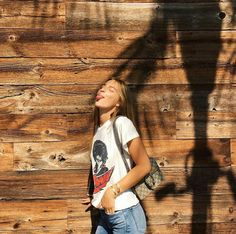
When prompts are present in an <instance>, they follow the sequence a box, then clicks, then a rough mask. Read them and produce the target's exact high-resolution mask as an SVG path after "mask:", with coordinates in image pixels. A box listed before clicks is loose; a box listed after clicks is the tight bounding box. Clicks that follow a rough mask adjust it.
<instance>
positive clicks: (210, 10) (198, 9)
mask: <svg viewBox="0 0 236 234" xmlns="http://www.w3.org/2000/svg"><path fill="white" fill-rule="evenodd" d="M66 7H67V9H68V10H67V11H66V28H67V29H94V28H99V29H106V30H120V29H127V30H134V29H142V30H147V29H154V28H157V29H159V30H160V29H161V30H164V31H165V30H166V29H167V28H168V29H170V28H171V29H176V30H202V29H208V30H209V29H210V30H213V29H214V30H222V29H234V28H235V27H234V24H233V23H232V22H233V16H232V15H231V14H232V12H234V6H232V5H231V4H230V3H229V2H222V3H190V4H186V3H175V4H174V3H159V4H158V3H135V4H127V3H110V2H109V3H105V2H103V3H99V4H98V3H96V2H86V3H85V2H79V3H77V2H76V3H75V2H74V3H71V2H68V3H67V5H66ZM221 11H222V12H224V13H225V15H222V14H220V15H219V13H220V12H221ZM140 15H141V16H142V17H140ZM221 18H223V19H224V20H222V19H221ZM186 19H187V20H186Z"/></svg>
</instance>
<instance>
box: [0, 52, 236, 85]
mask: <svg viewBox="0 0 236 234" xmlns="http://www.w3.org/2000/svg"><path fill="white" fill-rule="evenodd" d="M95 48H96V47H95ZM39 51H42V49H41V48H40V49H39ZM88 51H91V50H88ZM105 51H106V50H105ZM234 67H235V65H233V64H227V61H225V63H223V62H222V63H217V64H216V63H214V62H210V61H209V60H208V62H207V61H206V59H204V58H202V59H200V58H199V59H198V58H195V59H194V58H193V57H192V59H188V62H185V63H183V61H182V59H181V58H173V59H163V60H154V59H133V58H132V59H93V58H78V59H72V58H65V59H56V58H52V59H50V58H1V59H0V68H1V69H0V84H1V85H40V84H41V85H52V84H53V85H60V84H61V85H66V84H80V85H85V84H87V85H88V84H89V85H94V84H101V83H103V82H104V81H106V80H107V79H108V78H110V77H113V76H117V77H119V78H120V79H123V80H126V82H127V83H129V84H138V85H143V84H169V85H170V84H173V85H179V84H190V83H191V84H194V85H196V84H212V83H213V81H214V84H230V83H231V80H232V79H234V76H233V73H232V72H233V68H234ZM118 71H119V72H118ZM190 74H191V75H190ZM203 78H204V79H203Z"/></svg>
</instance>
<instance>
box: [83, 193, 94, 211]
mask: <svg viewBox="0 0 236 234" xmlns="http://www.w3.org/2000/svg"><path fill="white" fill-rule="evenodd" d="M91 200H92V197H91V196H89V195H88V197H87V198H84V199H82V200H81V204H83V205H87V206H86V209H85V211H88V210H89V209H90V208H91V207H92V203H91Z"/></svg>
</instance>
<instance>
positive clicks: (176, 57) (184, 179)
mask: <svg viewBox="0 0 236 234" xmlns="http://www.w3.org/2000/svg"><path fill="white" fill-rule="evenodd" d="M235 10H236V1H235V0H222V1H216V0H211V1H206V0H202V1H197V0H178V1H173V0H167V1H161V0H160V1H154V0H122V1H121V0H112V1H108V2H101V1H87V0H86V1H85V0H54V1H48V0H42V1H37V0H36V1H31V0H28V1H27V0H23V1H22V0H16V1H14V3H13V2H12V1H6V0H0V142H1V143H0V159H1V163H0V200H1V201H0V207H1V208H0V233H2V234H13V233H20V234H25V233H29V234H31V233H32V234H41V233H48V234H59V233H60V234H61V233H66V234H72V233H75V234H77V233H78V234H80V233H84V234H85V233H90V232H91V230H92V226H93V227H95V226H96V222H97V214H96V212H92V213H91V212H85V211H84V209H85V207H84V206H83V205H82V204H81V199H82V198H84V197H85V195H86V184H87V176H88V170H89V150H90V142H91V139H92V132H93V127H92V122H93V108H94V106H93V104H94V96H95V93H96V91H97V90H98V88H99V87H100V85H101V83H103V82H105V81H106V80H107V79H108V78H110V77H114V76H115V77H119V78H120V79H123V80H125V81H126V82H127V83H128V84H129V86H130V88H131V92H132V96H133V98H134V100H133V104H134V107H135V115H136V122H137V125H138V127H139V130H140V134H141V137H142V139H143V142H144V145H145V147H146V149H147V152H148V154H149V155H153V156H154V157H156V159H157V160H158V162H159V164H160V166H161V167H162V168H163V171H164V175H165V181H164V182H163V183H162V184H161V185H160V187H159V188H158V190H156V191H154V192H153V193H152V194H151V195H150V196H149V197H147V198H146V199H145V200H144V202H143V206H144V207H145V210H146V212H147V217H148V230H147V234H157V233H158V234H163V233H166V234H169V233H171V234H172V233H181V234H182V233H184V234H187V233H203V234H211V233H227V234H228V233H235V230H236V219H235V210H236V130H235V129H236V95H235V92H236V75H235V69H236V65H235V64H236V57H235V51H236V31H235V30H236V22H235V18H236V15H235V14H236V13H235V12H236V11H235Z"/></svg>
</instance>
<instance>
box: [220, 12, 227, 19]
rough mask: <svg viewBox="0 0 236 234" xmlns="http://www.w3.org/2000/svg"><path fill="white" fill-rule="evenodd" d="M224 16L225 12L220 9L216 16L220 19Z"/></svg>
mask: <svg viewBox="0 0 236 234" xmlns="http://www.w3.org/2000/svg"><path fill="white" fill-rule="evenodd" d="M225 16H226V14H225V12H223V11H221V12H219V13H218V17H219V18H220V19H221V20H222V19H224V18H225Z"/></svg>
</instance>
